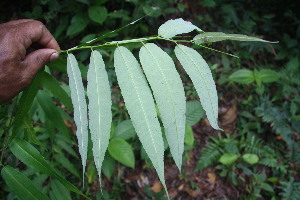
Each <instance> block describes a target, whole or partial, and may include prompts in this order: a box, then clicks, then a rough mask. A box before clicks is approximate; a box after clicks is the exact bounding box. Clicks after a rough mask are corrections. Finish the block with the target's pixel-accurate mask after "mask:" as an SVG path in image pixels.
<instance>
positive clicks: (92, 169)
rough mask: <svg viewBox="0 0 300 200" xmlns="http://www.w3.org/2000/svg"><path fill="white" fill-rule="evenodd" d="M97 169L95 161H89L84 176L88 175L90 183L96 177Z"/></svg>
mask: <svg viewBox="0 0 300 200" xmlns="http://www.w3.org/2000/svg"><path fill="white" fill-rule="evenodd" d="M97 175H98V173H97V169H96V166H95V163H94V162H93V161H92V162H90V163H89V166H88V168H87V171H86V176H87V177H88V183H89V184H91V183H92V182H94V180H95V179H96V178H97Z"/></svg>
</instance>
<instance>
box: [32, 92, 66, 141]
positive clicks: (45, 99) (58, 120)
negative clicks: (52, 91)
mask: <svg viewBox="0 0 300 200" xmlns="http://www.w3.org/2000/svg"><path fill="white" fill-rule="evenodd" d="M36 97H37V100H38V103H39V105H40V106H41V108H42V109H43V111H44V113H45V116H46V117H47V118H48V119H49V121H48V123H52V125H53V126H54V127H56V128H57V130H58V131H59V132H60V133H63V135H65V136H66V137H68V138H70V134H69V129H68V128H67V126H66V125H65V123H64V120H63V118H62V116H61V114H60V112H59V111H58V109H59V108H58V107H56V106H55V105H54V102H53V101H52V99H51V97H50V95H49V94H48V92H46V91H45V90H39V92H38V94H37V95H36Z"/></svg>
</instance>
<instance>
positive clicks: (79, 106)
mask: <svg viewBox="0 0 300 200" xmlns="http://www.w3.org/2000/svg"><path fill="white" fill-rule="evenodd" d="M67 73H68V76H69V85H70V89H71V99H72V103H73V107H74V120H75V124H76V126H77V131H76V136H77V139H78V147H79V153H80V155H81V162H82V168H83V180H84V172H85V165H86V158H87V147H88V120H87V108H86V100H85V93H84V88H83V83H82V78H81V73H80V71H79V68H78V63H77V61H76V59H75V57H74V55H73V54H68V61H67Z"/></svg>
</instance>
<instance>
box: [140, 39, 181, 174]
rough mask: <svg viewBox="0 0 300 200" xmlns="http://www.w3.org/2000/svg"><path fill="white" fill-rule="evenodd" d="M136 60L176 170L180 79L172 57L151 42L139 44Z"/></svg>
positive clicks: (178, 164) (179, 117)
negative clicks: (159, 117)
mask: <svg viewBox="0 0 300 200" xmlns="http://www.w3.org/2000/svg"><path fill="white" fill-rule="evenodd" d="M140 61H141V64H142V67H143V69H144V72H145V75H146V77H147V80H148V81H149V84H150V86H151V89H152V91H153V94H154V98H155V101H156V103H157V105H158V108H159V111H160V114H161V118H162V122H163V125H164V128H165V133H166V136H167V140H168V143H169V146H170V150H171V153H172V156H173V158H174V161H175V163H176V165H177V166H178V168H179V170H180V169H181V164H182V154H183V149H184V133H185V118H186V117H185V110H186V100H185V94H184V89H183V85H182V81H181V79H180V76H179V74H178V72H177V71H176V68H175V64H174V62H173V60H172V58H171V57H170V56H169V55H168V54H167V53H166V52H164V51H163V50H162V49H161V48H159V47H158V46H157V45H155V44H151V43H149V44H146V45H144V46H143V47H142V48H141V50H140Z"/></svg>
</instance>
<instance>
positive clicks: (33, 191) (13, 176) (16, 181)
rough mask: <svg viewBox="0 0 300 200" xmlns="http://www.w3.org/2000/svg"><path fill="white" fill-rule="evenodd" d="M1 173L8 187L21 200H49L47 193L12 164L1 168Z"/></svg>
mask: <svg viewBox="0 0 300 200" xmlns="http://www.w3.org/2000/svg"><path fill="white" fill-rule="evenodd" d="M1 175H2V177H3V179H4V180H5V182H6V184H7V185H8V187H9V188H10V189H11V190H12V191H13V192H14V193H15V194H16V195H17V196H18V197H19V198H20V199H21V200H41V199H43V200H49V198H48V197H47V196H46V195H44V194H43V193H42V192H41V191H40V190H38V189H37V188H36V187H35V186H34V184H33V183H32V182H31V180H30V179H29V178H28V177H27V176H25V175H24V174H22V173H21V172H19V171H17V170H15V169H14V168H12V167H11V166H5V167H4V168H3V169H2V170H1Z"/></svg>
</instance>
